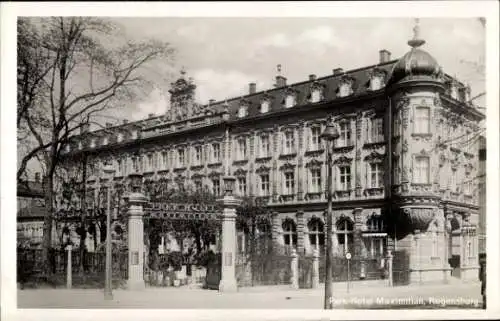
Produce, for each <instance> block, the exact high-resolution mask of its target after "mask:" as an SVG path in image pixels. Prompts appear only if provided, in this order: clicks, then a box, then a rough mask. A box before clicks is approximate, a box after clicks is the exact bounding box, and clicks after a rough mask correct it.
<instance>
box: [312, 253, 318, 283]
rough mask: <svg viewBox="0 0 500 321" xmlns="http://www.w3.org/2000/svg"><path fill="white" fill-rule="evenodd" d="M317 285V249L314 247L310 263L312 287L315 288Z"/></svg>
mask: <svg viewBox="0 0 500 321" xmlns="http://www.w3.org/2000/svg"><path fill="white" fill-rule="evenodd" d="M318 287H319V251H318V249H314V251H313V264H312V288H313V289H317V288H318Z"/></svg>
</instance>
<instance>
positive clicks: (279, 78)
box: [274, 64, 286, 88]
mask: <svg viewBox="0 0 500 321" xmlns="http://www.w3.org/2000/svg"><path fill="white" fill-rule="evenodd" d="M276 68H277V70H278V75H277V76H276V84H274V87H276V88H279V87H285V86H286V78H285V77H283V76H282V75H281V64H278V65H277V66H276Z"/></svg>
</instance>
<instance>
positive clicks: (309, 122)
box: [65, 27, 484, 280]
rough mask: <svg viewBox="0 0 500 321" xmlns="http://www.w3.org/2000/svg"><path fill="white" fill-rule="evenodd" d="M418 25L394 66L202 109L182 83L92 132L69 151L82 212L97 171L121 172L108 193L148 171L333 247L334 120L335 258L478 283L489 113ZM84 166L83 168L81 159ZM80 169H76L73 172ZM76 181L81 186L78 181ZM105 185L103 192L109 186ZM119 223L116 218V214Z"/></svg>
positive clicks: (188, 83)
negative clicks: (482, 135) (481, 171)
mask: <svg viewBox="0 0 500 321" xmlns="http://www.w3.org/2000/svg"><path fill="white" fill-rule="evenodd" d="M424 43H425V41H423V40H421V39H419V36H418V27H416V30H415V37H414V39H412V40H410V41H408V44H409V46H410V49H409V51H408V53H407V54H405V55H404V56H403V57H401V58H400V59H395V60H394V59H393V60H391V58H390V53H389V52H388V51H387V50H381V51H380V52H379V54H380V59H379V61H378V62H377V63H376V64H374V65H371V66H367V67H363V68H360V69H356V70H350V71H343V70H342V69H340V68H337V69H334V70H333V73H332V74H331V75H328V76H325V77H321V78H317V77H316V76H315V75H310V76H309V79H308V80H306V81H304V82H300V83H295V84H291V85H290V84H287V82H286V78H285V77H284V76H283V75H281V74H278V75H277V76H276V84H275V86H274V88H271V89H268V90H264V91H257V90H256V84H254V83H252V84H249V92H248V94H247V95H245V96H243V97H237V98H233V99H228V100H226V101H218V102H216V101H213V100H211V101H210V102H209V103H208V104H206V105H200V104H198V103H196V102H195V101H194V93H195V89H196V85H195V84H194V82H193V80H192V79H190V78H186V76H185V74H184V72H182V74H181V77H180V78H179V79H178V80H177V81H176V82H175V83H173V84H172V88H171V89H170V94H171V101H170V102H171V108H170V110H168V111H167V112H166V113H165V114H163V115H160V116H155V115H150V116H149V117H148V118H147V119H144V120H141V121H139V122H134V123H128V122H124V123H123V124H120V125H117V126H113V125H111V124H108V125H107V126H106V128H105V129H103V130H98V131H93V132H89V131H85V130H84V131H83V132H82V133H81V135H79V136H76V137H73V138H72V139H71V141H70V142H69V143H68V144H67V146H66V150H65V158H66V160H67V161H68V164H71V162H74V161H75V160H78V159H80V158H79V157H78V155H81V154H82V153H85V154H86V155H88V158H87V160H88V163H87V177H86V182H87V184H86V186H87V198H88V202H89V204H88V208H90V207H92V204H90V203H92V202H95V200H97V199H99V195H100V194H99V191H100V190H101V187H102V184H103V182H102V180H100V179H99V177H100V175H101V172H100V167H101V166H102V165H103V164H104V163H111V164H114V166H115V169H116V173H115V177H114V180H113V183H112V185H113V190H114V191H120V193H122V192H123V191H125V190H127V189H128V188H129V185H130V181H129V178H128V177H127V175H128V174H130V173H133V172H141V173H142V174H143V184H144V190H145V192H146V194H147V193H148V190H150V189H157V190H158V189H159V190H162V189H165V188H166V187H169V186H170V187H171V186H187V185H190V186H192V187H194V188H204V187H207V188H210V189H211V190H212V191H213V193H214V194H217V195H220V194H221V193H222V189H223V187H222V177H223V176H224V175H233V176H235V177H236V193H237V194H239V195H241V196H254V197H257V198H259V199H260V200H261V201H262V202H263V203H264V204H265V205H266V206H267V207H268V208H269V209H270V211H271V212H272V213H273V215H272V219H271V230H272V239H273V241H274V242H275V243H277V244H281V245H284V246H289V247H295V248H297V250H298V251H299V253H303V252H306V253H311V252H312V250H313V249H314V248H319V249H323V248H324V247H323V245H324V244H325V231H326V227H325V226H324V222H325V209H326V186H327V166H326V164H325V161H326V151H325V144H324V142H322V140H321V137H320V136H321V133H322V132H323V130H324V128H325V125H326V124H327V122H328V121H332V122H334V124H335V126H336V127H337V129H338V132H339V138H338V139H336V141H335V142H334V148H333V163H334V165H333V166H334V168H333V171H332V172H333V182H334V183H333V191H332V192H333V199H334V203H333V209H334V210H333V216H334V217H333V222H334V227H333V229H334V232H333V233H334V238H333V239H334V245H333V246H334V251H335V252H336V253H337V254H339V255H343V254H344V253H345V252H351V253H352V254H353V255H356V256H362V257H376V256H381V255H385V253H386V251H387V250H388V249H391V250H406V251H407V252H408V253H409V255H410V268H411V278H412V280H423V279H425V280H441V279H443V278H446V277H447V275H449V272H450V270H451V269H454V270H455V271H456V272H455V275H457V276H460V277H462V278H472V277H477V268H478V263H477V251H478V238H477V231H476V229H477V225H478V214H479V204H478V189H477V181H476V180H475V177H476V176H477V171H478V164H479V156H478V147H477V144H475V143H473V140H472V139H471V137H473V135H474V134H475V133H476V132H477V131H478V130H479V122H480V121H481V120H482V119H484V115H483V114H482V113H481V112H479V111H478V110H477V109H476V108H475V107H474V106H473V105H472V104H471V103H470V102H469V101H470V97H469V94H470V88H468V87H467V86H466V85H464V84H463V83H461V82H460V81H458V80H457V79H455V78H453V77H451V76H449V75H447V74H445V73H443V71H442V70H441V68H440V66H439V64H438V63H437V61H436V60H435V59H434V58H433V57H432V56H431V55H430V54H429V53H427V52H426V51H424V50H423V49H421V46H422V45H423V44H424ZM75 162H76V161H75ZM74 168H75V169H76V168H79V166H77V165H75V166H74ZM75 175H76V174H75ZM106 184H107V183H106ZM117 215H120V214H117Z"/></svg>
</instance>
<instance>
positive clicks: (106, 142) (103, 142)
mask: <svg viewBox="0 0 500 321" xmlns="http://www.w3.org/2000/svg"><path fill="white" fill-rule="evenodd" d="M102 144H103V145H107V144H108V137H104V138H103V139H102Z"/></svg>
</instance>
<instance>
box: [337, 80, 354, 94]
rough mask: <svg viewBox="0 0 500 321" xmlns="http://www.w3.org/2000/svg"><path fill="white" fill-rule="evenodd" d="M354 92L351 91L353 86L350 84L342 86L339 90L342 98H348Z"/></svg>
mask: <svg viewBox="0 0 500 321" xmlns="http://www.w3.org/2000/svg"><path fill="white" fill-rule="evenodd" d="M351 92H352V90H351V84H350V83H343V84H342V85H340V88H339V96H340V97H347V96H349V95H350V94H351Z"/></svg>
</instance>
